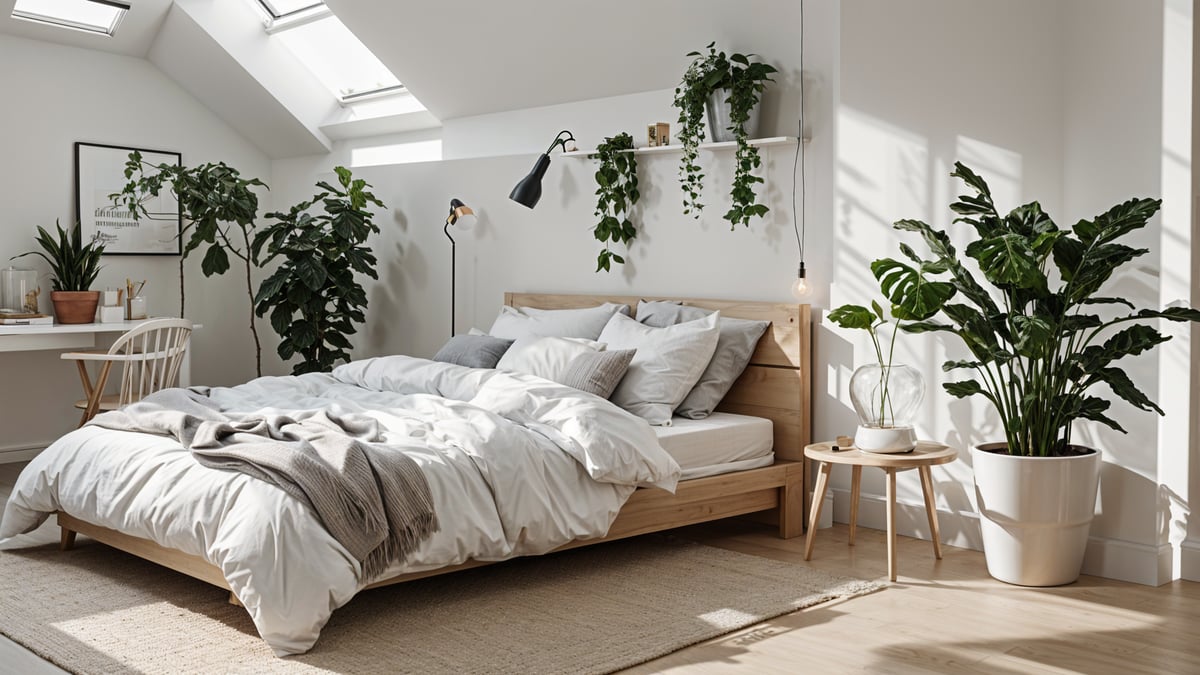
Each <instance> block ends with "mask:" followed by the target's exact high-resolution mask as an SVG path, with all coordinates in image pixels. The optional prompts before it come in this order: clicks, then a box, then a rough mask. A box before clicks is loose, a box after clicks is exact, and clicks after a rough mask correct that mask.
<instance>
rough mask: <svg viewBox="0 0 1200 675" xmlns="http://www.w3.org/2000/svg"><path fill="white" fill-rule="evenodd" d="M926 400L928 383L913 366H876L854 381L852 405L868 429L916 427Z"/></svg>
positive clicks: (865, 369) (860, 370) (861, 370)
mask: <svg viewBox="0 0 1200 675" xmlns="http://www.w3.org/2000/svg"><path fill="white" fill-rule="evenodd" d="M923 398H925V380H924V379H922V377H921V373H919V372H917V369H916V368H913V367H911V366H906V365H893V366H880V365H878V364H874V363H873V364H870V365H867V366H861V367H859V368H858V370H855V371H854V375H853V376H852V377H851V378H850V401H851V403H853V404H854V412H856V413H857V414H858V422H859V424H861V425H863V426H864V427H878V428H884V429H886V428H890V427H906V426H912V423H913V418H914V416H915V415H916V412H917V408H918V407H919V406H920V405H921V400H922V399H923Z"/></svg>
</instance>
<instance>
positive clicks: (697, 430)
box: [654, 412, 775, 480]
mask: <svg viewBox="0 0 1200 675" xmlns="http://www.w3.org/2000/svg"><path fill="white" fill-rule="evenodd" d="M773 432H774V430H773V427H772V425H771V420H769V419H765V418H762V417H750V416H749V415H734V414H732V413H722V412H718V413H713V414H712V415H709V416H708V417H706V418H704V419H702V420H692V419H686V418H683V417H674V418H672V419H671V425H670V426H663V427H654V433H655V434H656V435H657V436H658V442H659V443H660V444H661V445H662V447H663V449H664V450H666V451H667V453H668V454H670V455H671V456H672V457H674V458H675V461H676V462H678V463H679V466H680V468H681V469H683V474H682V476H681V478H682V479H685V480H686V479H688V478H702V477H704V476H715V475H717V474H721V473H728V472H730V471H742V470H745V469H753V468H757V467H760V466H768V465H770V464H771V463H773V462H774V461H775V453H774V452H772V448H773V447H774V433H773Z"/></svg>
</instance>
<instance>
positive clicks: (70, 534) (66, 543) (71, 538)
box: [58, 527, 75, 551]
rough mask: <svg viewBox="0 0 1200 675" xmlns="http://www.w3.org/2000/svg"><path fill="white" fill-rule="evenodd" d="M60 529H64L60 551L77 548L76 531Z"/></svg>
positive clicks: (60, 541) (59, 546)
mask: <svg viewBox="0 0 1200 675" xmlns="http://www.w3.org/2000/svg"><path fill="white" fill-rule="evenodd" d="M60 529H62V538H61V539H59V540H58V550H60V551H70V550H71V549H73V548H75V530H71V529H68V528H65V527H63V528H60Z"/></svg>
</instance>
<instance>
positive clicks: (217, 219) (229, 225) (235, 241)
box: [109, 150, 267, 377]
mask: <svg viewBox="0 0 1200 675" xmlns="http://www.w3.org/2000/svg"><path fill="white" fill-rule="evenodd" d="M125 179H126V181H128V182H127V183H126V184H125V187H124V188H123V189H122V190H121V191H120V192H118V193H115V194H112V195H109V198H110V199H112V201H113V203H114V204H123V205H125V206H126V207H127V208H128V209H129V211H130V212H131V213H132V214H133V218H134V219H135V220H138V219H141V218H146V219H148V220H161V219H163V218H169V219H171V220H174V219H175V218H176V217H177V216H176V214H175V213H170V214H161V213H152V212H150V211H149V210H148V209H147V208H146V203H147V202H148V201H149V200H150V199H152V198H154V197H157V196H158V195H159V194H160V193H161V192H162V191H163V190H164V189H166V190H170V192H171V193H172V194H173V195H174V197H175V199H176V200H177V201H178V202H179V211H180V214H182V217H183V221H184V222H183V227H182V230H181V231H180V236H181V237H183V238H184V243H183V247H182V253H183V255H181V256H180V258H179V315H180V316H183V315H184V309H185V308H186V299H187V293H186V285H185V283H184V261H185V260H186V259H187V257H188V255H190V254H191V253H192V251H195V250H196V249H198V248H201V247H205V251H204V259H203V260H202V261H201V263H200V270H201V271H202V272H203V273H204V276H205V277H211V276H214V275H221V274H224V273H225V272H228V271H229V269H230V266H231V264H230V257H233V258H235V259H237V260H240V261H241V264H240V267H241V270H242V272H243V273H244V276H245V281H246V297H247V299H248V300H249V301H250V303H249V308H248V310H249V316H248V320H249V323H250V335H251V336H252V337H253V338H254V366H255V372H256V373H257V374H258V375H259V376H260V377H261V376H262V343H261V341H260V340H259V338H258V327H257V326H256V325H255V323H254V303H253V298H254V285H253V284H254V282H253V280H252V279H251V269H252V268H253V267H254V266H255V262H254V260H253V256H252V255H251V252H250V234H251V232H253V231H254V227H255V219H256V218H257V217H258V195H257V194H256V193H255V191H254V188H260V187H261V188H266V187H267V186H266V184H265V183H263V182H262V181H260V180H259V179H257V178H243V177H242V174H241V172H239V171H238V170H237V169H235V168H233V167H231V166H228V165H226V164H225V163H224V162H218V163H215V164H214V163H208V164H201V165H199V166H194V167H187V166H183V165H181V164H165V163H164V164H150V163H149V162H146V161H145V160H143V159H142V153H140V152H138V151H136V150H135V151H134V152H131V153H129V160H128V161H127V162H126V163H125Z"/></svg>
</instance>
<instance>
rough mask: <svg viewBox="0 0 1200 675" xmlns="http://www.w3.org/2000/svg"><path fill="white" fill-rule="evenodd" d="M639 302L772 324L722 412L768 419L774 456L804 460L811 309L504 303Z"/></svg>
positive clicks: (524, 303)
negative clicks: (771, 425)
mask: <svg viewBox="0 0 1200 675" xmlns="http://www.w3.org/2000/svg"><path fill="white" fill-rule="evenodd" d="M638 300H668V301H672V302H682V303H683V304H685V305H691V306H693V307H700V308H703V309H712V310H718V311H720V312H721V315H722V316H728V317H731V318H737V319H755V320H759V321H770V322H771V327H770V328H768V329H767V332H766V333H764V334H763V336H762V338H761V339H759V341H758V347H757V348H756V349H755V351H754V355H753V356H752V357H751V358H750V365H749V366H747V368H746V372H744V373H742V376H741V377H740V378H738V381H737V382H736V383H734V385H733V388H732V389H731V390H730V391H729V394H727V395H726V396H725V400H724V401H722V402H721V405H720V406H719V408H718V409H719V410H724V411H726V412H732V413H738V414H743V415H754V416H756V417H765V418H767V419H770V420H771V421H772V422H773V423H774V425H775V456H776V457H777V458H779V459H789V460H795V461H801V460H802V459H803V453H804V446H805V445H807V444H808V443H809V442H810V438H811V429H812V426H811V418H810V410H811V400H812V397H811V391H810V387H811V376H810V372H809V371H810V368H809V364H810V363H811V353H812V348H811V336H812V326H811V320H810V314H809V306H808V305H792V304H787V303H776V302H754V301H740V300H704V299H697V298H662V297H650V296H627V295H557V294H547V293H505V294H504V304H506V305H509V306H511V307H536V308H538V309H578V308H581V307H594V306H596V305H599V304H603V303H605V302H613V303H622V304H625V305H628V306H629V311H630V315H631V316H632V315H633V314H634V313H635V312H636V311H637V303H638Z"/></svg>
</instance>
